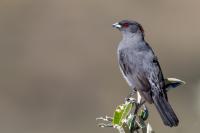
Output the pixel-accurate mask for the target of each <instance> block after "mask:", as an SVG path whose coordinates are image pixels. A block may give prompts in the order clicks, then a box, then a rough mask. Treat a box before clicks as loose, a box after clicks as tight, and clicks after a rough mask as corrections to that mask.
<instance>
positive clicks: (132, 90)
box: [125, 88, 137, 102]
mask: <svg viewBox="0 0 200 133" xmlns="http://www.w3.org/2000/svg"><path fill="white" fill-rule="evenodd" d="M136 92H137V91H136V89H135V88H133V89H131V92H130V93H129V95H128V96H127V97H126V98H125V101H131V102H135V101H136V99H135V98H134V96H135V94H136Z"/></svg>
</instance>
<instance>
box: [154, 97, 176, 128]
mask: <svg viewBox="0 0 200 133" xmlns="http://www.w3.org/2000/svg"><path fill="white" fill-rule="evenodd" d="M153 101H154V104H155V106H156V108H157V110H158V112H159V114H160V116H161V118H162V120H163V123H164V124H165V125H167V126H170V127H173V126H178V123H179V120H178V118H177V116H176V114H175V113H174V111H173V109H172V107H171V105H170V104H169V102H168V101H167V99H166V98H165V97H163V96H160V95H156V96H153Z"/></svg>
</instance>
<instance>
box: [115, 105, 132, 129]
mask: <svg viewBox="0 0 200 133" xmlns="http://www.w3.org/2000/svg"><path fill="white" fill-rule="evenodd" d="M132 106H133V105H132V103H130V102H127V103H125V104H122V105H119V106H118V107H117V108H116V110H115V112H114V116H113V121H112V124H113V125H118V126H122V124H123V122H124V121H125V120H126V118H127V116H128V115H129V113H130V111H131V109H132Z"/></svg>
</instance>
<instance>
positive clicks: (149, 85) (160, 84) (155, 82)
mask: <svg viewBox="0 0 200 133" xmlns="http://www.w3.org/2000/svg"><path fill="white" fill-rule="evenodd" d="M134 62H135V61H134V60H133V59H132V58H131V57H130V56H128V55H127V51H120V52H119V65H120V68H121V70H122V72H123V75H124V76H125V78H126V80H128V82H131V83H132V84H134V85H135V87H136V89H137V90H138V91H139V92H140V94H141V95H142V96H143V97H144V98H145V100H147V101H148V102H149V103H152V101H153V100H152V94H159V95H160V94H161V95H164V96H165V97H166V98H167V95H166V92H165V90H164V78H163V75H162V71H161V68H160V65H159V62H158V60H157V58H156V57H154V58H153V60H152V61H149V60H147V62H146V63H145V62H144V63H143V65H141V66H140V65H139V64H135V63H134ZM138 66H139V67H138Z"/></svg>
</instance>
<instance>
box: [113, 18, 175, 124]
mask: <svg viewBox="0 0 200 133" xmlns="http://www.w3.org/2000/svg"><path fill="white" fill-rule="evenodd" d="M113 27H115V28H117V29H119V30H120V31H121V33H122V40H121V42H120V43H119V46H118V50H117V54H118V62H119V66H120V70H121V72H122V74H123V76H124V78H125V79H126V81H127V82H128V84H129V86H130V87H131V88H132V90H136V91H138V92H139V93H140V95H141V96H142V97H143V98H144V99H145V100H146V101H147V102H148V103H150V104H151V103H153V104H154V105H155V107H156V109H157V110H158V112H159V114H160V116H161V118H162V120H163V123H164V124H165V125H167V126H170V127H173V126H177V125H178V123H179V120H178V118H177V116H176V114H175V113H174V111H173V109H172V107H171V106H170V104H169V102H168V98H167V90H166V86H165V81H164V77H163V74H162V70H161V67H160V65H159V62H158V59H157V57H156V56H155V54H154V52H153V50H152V48H151V47H150V46H149V44H148V43H147V42H146V41H145V40H144V30H143V28H142V26H141V25H140V24H139V23H137V22H136V21H130V20H122V21H120V22H118V23H115V24H113Z"/></svg>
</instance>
